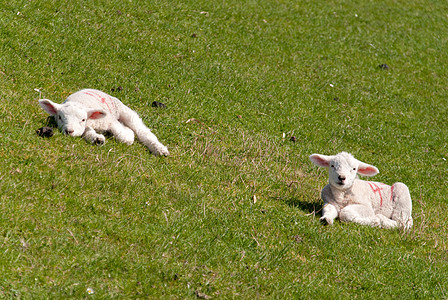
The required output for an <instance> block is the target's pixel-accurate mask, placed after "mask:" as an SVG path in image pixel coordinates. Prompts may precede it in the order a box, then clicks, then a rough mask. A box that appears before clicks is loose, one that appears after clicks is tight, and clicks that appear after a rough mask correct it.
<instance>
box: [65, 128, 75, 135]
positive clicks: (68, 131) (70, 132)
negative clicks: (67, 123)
mask: <svg viewBox="0 0 448 300" xmlns="http://www.w3.org/2000/svg"><path fill="white" fill-rule="evenodd" d="M73 132H75V131H74V130H73V129H66V130H65V134H68V135H72V134H73Z"/></svg>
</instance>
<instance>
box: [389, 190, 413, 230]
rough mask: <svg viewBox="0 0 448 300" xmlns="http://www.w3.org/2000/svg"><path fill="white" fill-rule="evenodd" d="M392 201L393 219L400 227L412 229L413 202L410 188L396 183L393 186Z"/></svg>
mask: <svg viewBox="0 0 448 300" xmlns="http://www.w3.org/2000/svg"><path fill="white" fill-rule="evenodd" d="M392 187H393V194H392V201H393V205H394V210H393V213H392V219H393V220H395V221H397V223H398V224H399V225H400V227H402V228H404V229H409V228H411V227H412V224H413V220H412V200H411V194H410V193H409V189H408V187H407V186H406V185H405V184H404V183H401V182H397V183H395V184H394V185H393V186H392Z"/></svg>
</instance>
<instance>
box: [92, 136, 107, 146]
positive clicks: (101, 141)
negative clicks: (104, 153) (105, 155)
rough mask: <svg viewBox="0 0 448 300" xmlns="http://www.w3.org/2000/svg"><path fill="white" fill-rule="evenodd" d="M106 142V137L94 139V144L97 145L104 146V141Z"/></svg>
mask: <svg viewBox="0 0 448 300" xmlns="http://www.w3.org/2000/svg"><path fill="white" fill-rule="evenodd" d="M105 142H106V140H105V138H104V137H97V138H95V139H94V140H93V141H92V144H94V145H97V146H102V145H104V143H105Z"/></svg>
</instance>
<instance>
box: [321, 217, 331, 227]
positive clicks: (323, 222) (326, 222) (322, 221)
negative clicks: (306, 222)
mask: <svg viewBox="0 0 448 300" xmlns="http://www.w3.org/2000/svg"><path fill="white" fill-rule="evenodd" d="M319 221H320V223H321V224H322V225H325V226H326V225H333V222H330V221H328V220H327V218H325V217H322V218H320V219H319Z"/></svg>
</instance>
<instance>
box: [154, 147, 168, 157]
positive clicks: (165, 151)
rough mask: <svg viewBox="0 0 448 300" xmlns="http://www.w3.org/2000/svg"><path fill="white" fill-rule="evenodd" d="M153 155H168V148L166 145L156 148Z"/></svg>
mask: <svg viewBox="0 0 448 300" xmlns="http://www.w3.org/2000/svg"><path fill="white" fill-rule="evenodd" d="M154 155H156V156H159V155H160V156H168V155H170V152H169V151H168V148H167V147H165V146H164V147H161V148H158V149H157V150H156V151H155V152H154Z"/></svg>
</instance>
